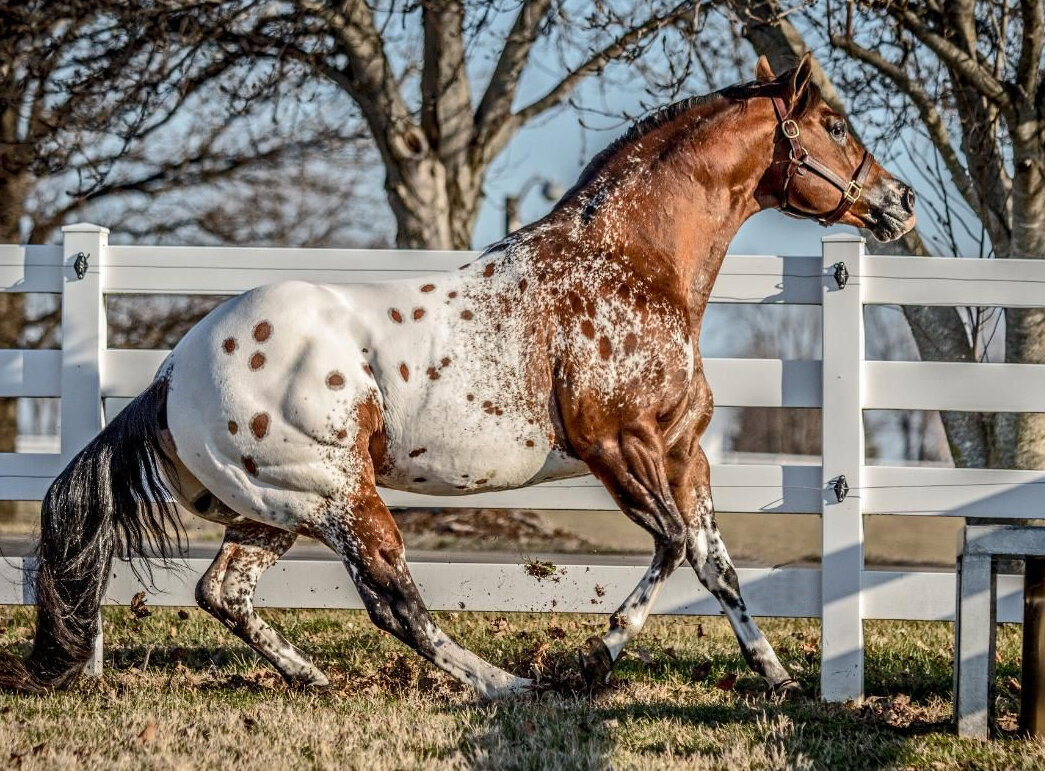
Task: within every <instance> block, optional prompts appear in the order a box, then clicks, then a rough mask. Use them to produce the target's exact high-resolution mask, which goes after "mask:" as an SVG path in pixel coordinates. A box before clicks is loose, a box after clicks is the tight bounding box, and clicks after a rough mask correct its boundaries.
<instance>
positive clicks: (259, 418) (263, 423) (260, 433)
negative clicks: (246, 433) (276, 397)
mask: <svg viewBox="0 0 1045 771" xmlns="http://www.w3.org/2000/svg"><path fill="white" fill-rule="evenodd" d="M270 422H271V421H270V420H269V414H268V413H267V412H259V413H258V414H257V415H255V416H254V417H252V418H251V419H250V433H252V434H254V438H255V439H264V438H265V437H266V436H268V432H269V423H270Z"/></svg>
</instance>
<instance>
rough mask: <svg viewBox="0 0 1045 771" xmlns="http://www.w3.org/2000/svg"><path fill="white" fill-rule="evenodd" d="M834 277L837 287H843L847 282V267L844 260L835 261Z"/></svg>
mask: <svg viewBox="0 0 1045 771" xmlns="http://www.w3.org/2000/svg"><path fill="white" fill-rule="evenodd" d="M832 267H833V268H834V273H833V274H832V275H833V276H834V277H835V283H836V284H838V288H839V289H845V285H846V284H848V283H849V269H848V268H847V267H846V266H845V263H844V262H836V263H835V264H834V265H833V266H832Z"/></svg>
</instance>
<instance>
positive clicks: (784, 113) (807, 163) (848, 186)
mask: <svg viewBox="0 0 1045 771" xmlns="http://www.w3.org/2000/svg"><path fill="white" fill-rule="evenodd" d="M773 109H774V110H775V111H776V117H777V123H778V124H779V125H780V133H781V134H782V135H783V137H784V139H786V140H787V143H788V144H789V145H790V152H789V154H788V166H787V173H786V174H785V176H784V194H783V198H782V201H781V205H780V211H782V212H783V213H784V214H788V215H790V216H792V217H801V218H803V219H807V218H809V217H814V218H815V219H816V221H817V222H819V223H820V224H821V225H823V226H824V227H827V226H828V225H833V224H835V223H836V222H838V220H840V219H842V216H843V215H844V214H845V213H846V212H847V211H849V208H850V207H851V206H852V205H853V204H854V203H856V202H857V201H859V200H860V196H861V194H862V193H863V191H864V182H866V181H867V175H868V173H870V171H871V164H872V163H873V162H874V156H873V155H871V153H869V152H868V151H867V150H866V149H865V150H864V157H863V158H861V159H860V165H859V166H857V167H856V171H854V172H853V178H852V179H850V180H849V181H848V182H846V180H844V179H842V178H841V177H840V176H838V175H837V174H835V173H834V172H833V171H831V169H829V168H827V166H825V165H824V164H822V163H821V162H820V161H818V160H817V159H816V158H813V157H812V156H811V155H810V154H809V152H808V151H807V150H806V149H805V148H804V147H802V145H801V144H800V143H799V141H798V136H799V130H798V123H796V122H795V121H794V120H793V119H792V118H789V117H788V110H787V105H785V104H784V100H783V99H781V98H780V97H778V96H774V97H773ZM805 169H809V170H810V171H811V172H813V173H814V174H816V175H817V176H818V177H820V178H822V179H824V180H827V181H828V182H830V183H831V184H832V185H834V186H835V187H836V188H838V190H839V192H841V194H842V200H840V201H839V202H838V206H836V207H835V208H834V210H833V211H831V212H830V213H829V214H824V215H819V216H818V215H815V214H812V213H810V212H806V211H802V210H801V209H796V208H794V207H793V206H791V203H790V197H791V180H792V179H794V177H795V175H796V174H802V173H804V170H805Z"/></svg>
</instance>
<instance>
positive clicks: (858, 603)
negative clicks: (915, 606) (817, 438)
mask: <svg viewBox="0 0 1045 771" xmlns="http://www.w3.org/2000/svg"><path fill="white" fill-rule="evenodd" d="M863 256H864V239H863V238H861V237H860V236H857V235H850V234H843V235H833V236H827V237H826V238H824V239H823V265H824V293H823V357H824V358H823V412H822V431H823V438H822V451H823V477H822V481H823V485H824V497H823V508H822V512H823V514H822V517H821V525H822V528H823V531H822V533H823V547H822V548H823V562H822V566H821V590H822V603H823V607H822V610H821V619H820V624H821V627H820V629H821V652H820V656H821V671H820V690H821V696H822V697H823V699H824V700H825V701H835V702H842V701H849V700H859V699H861V698H863V691H864V635H863V607H862V606H863V603H862V597H861V588H862V583H863V568H864V529H863V518H862V516H861V515H862V512H861V505H860V500H861V498H860V492H861V491H860V477H861V468H862V467H863V463H864V426H863V412H862V409H861V408H862V407H863V396H862V393H861V382H862V377H861V370H862V367H863V359H864V313H863V302H862V296H861V289H860V284H861V277H862V275H863ZM847 489H848V490H849V492H848V493H847V492H846V491H847Z"/></svg>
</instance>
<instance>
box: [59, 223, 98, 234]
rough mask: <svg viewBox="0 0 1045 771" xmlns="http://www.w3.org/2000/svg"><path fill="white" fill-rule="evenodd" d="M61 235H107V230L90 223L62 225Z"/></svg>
mask: <svg viewBox="0 0 1045 771" xmlns="http://www.w3.org/2000/svg"><path fill="white" fill-rule="evenodd" d="M62 232H63V233H102V234H104V235H109V228H106V227H102V226H101V225H95V224H92V223H90V222H74V223H73V224H72V225H63V226H62Z"/></svg>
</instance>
